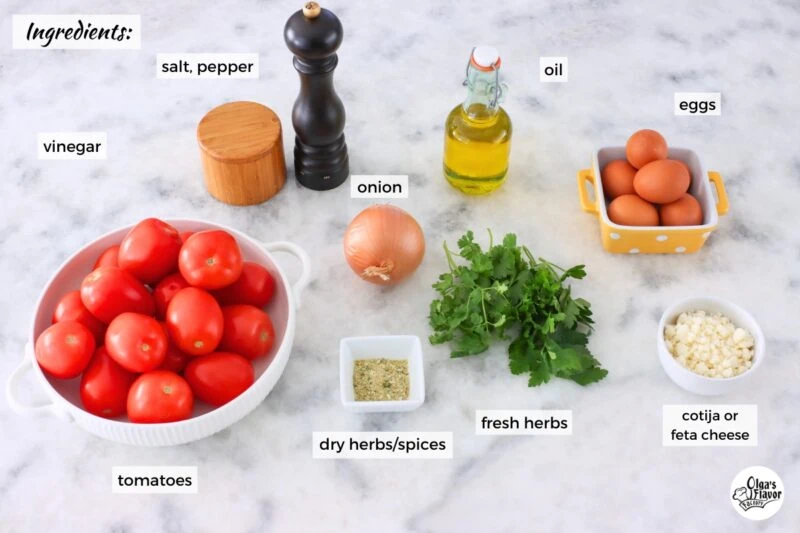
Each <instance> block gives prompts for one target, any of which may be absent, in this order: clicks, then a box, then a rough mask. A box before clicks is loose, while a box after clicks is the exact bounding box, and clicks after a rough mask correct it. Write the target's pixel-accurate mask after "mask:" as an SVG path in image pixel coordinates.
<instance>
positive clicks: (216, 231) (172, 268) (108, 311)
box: [6, 219, 310, 446]
mask: <svg viewBox="0 0 800 533" xmlns="http://www.w3.org/2000/svg"><path fill="white" fill-rule="evenodd" d="M278 251H281V252H288V253H289V254H292V255H294V256H295V257H296V258H297V259H299V261H300V263H301V272H300V274H299V275H298V276H293V277H296V278H297V280H296V281H295V282H294V285H291V284H290V283H289V281H288V279H287V277H286V275H285V274H284V272H283V270H282V269H281V268H280V266H279V265H278V263H277V262H276V261H275V259H274V258H273V256H272V252H278ZM309 280H310V260H309V258H308V255H307V254H306V253H305V252H304V251H303V250H302V249H301V248H300V247H298V246H297V245H295V244H293V243H289V242H273V243H267V244H264V243H260V242H258V241H256V240H255V239H252V238H250V237H248V236H247V235H245V234H243V233H241V232H238V231H236V230H233V229H230V228H226V227H223V226H220V225H218V224H212V223H210V222H204V221H199V220H189V219H175V220H166V221H161V220H158V219H146V220H143V221H141V222H140V223H138V224H136V225H135V226H129V227H125V228H121V229H118V230H115V231H112V232H110V233H108V234H106V235H103V236H102V237H100V238H98V239H97V240H95V241H93V242H91V243H90V244H88V245H86V246H85V247H83V248H82V249H81V250H79V251H78V252H76V253H75V254H74V255H72V256H71V257H70V258H69V259H67V260H66V262H65V263H64V264H63V265H62V266H61V268H59V269H58V271H57V272H56V274H55V275H54V276H53V277H52V279H50V281H49V282H48V283H47V285H46V286H45V288H44V290H43V291H42V293H41V296H40V298H39V301H38V303H37V305H36V311H35V313H34V317H33V323H32V326H31V330H30V339H29V341H28V343H27V344H26V346H25V357H24V358H23V361H22V363H20V365H19V366H18V367H17V368H16V369H15V370H14V372H12V374H11V376H10V377H9V380H8V386H7V387H6V396H7V399H8V401H9V404H10V405H11V407H12V408H13V409H14V410H15V411H16V412H18V413H20V414H26V415H40V414H49V415H55V416H58V417H59V418H62V419H65V420H68V421H71V422H74V423H75V424H77V425H78V426H80V427H81V428H83V429H85V430H87V431H89V432H90V433H93V434H95V435H97V436H100V437H103V438H106V439H109V440H113V441H117V442H122V443H125V444H134V445H142V446H168V445H177V444H182V443H186V442H191V441H194V440H198V439H201V438H204V437H207V436H209V435H212V434H214V433H216V432H217V431H220V430H222V429H224V428H226V427H228V426H230V425H231V424H233V423H234V422H236V421H238V420H239V419H241V418H242V417H244V416H245V415H246V414H248V413H249V412H250V411H252V410H253V409H254V408H255V407H256V406H257V405H258V404H259V403H261V402H262V401H263V400H264V398H265V397H266V396H267V394H269V392H270V391H271V390H272V388H273V387H274V386H275V383H276V382H277V381H278V379H279V378H280V376H281V374H282V373H283V369H284V367H285V366H286V362H287V361H288V358H289V355H290V353H291V347H292V342H293V339H294V330H295V310H296V308H297V306H298V304H299V296H300V292H301V291H302V290H303V289H304V288H305V286H306V285H307V284H308V282H309ZM28 370H32V371H33V373H34V374H35V376H36V379H37V381H38V382H40V383H41V384H42V387H43V389H44V391H45V392H46V394H47V396H48V398H49V403H47V404H44V405H29V404H27V403H25V402H24V401H22V400H21V399H20V398H21V395H20V389H21V385H22V383H21V382H22V378H23V376H24V375H25V373H26V372H27V371H28Z"/></svg>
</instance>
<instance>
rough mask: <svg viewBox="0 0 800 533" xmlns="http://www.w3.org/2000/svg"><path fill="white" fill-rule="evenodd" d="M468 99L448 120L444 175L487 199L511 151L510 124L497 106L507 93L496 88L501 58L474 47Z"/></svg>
mask: <svg viewBox="0 0 800 533" xmlns="http://www.w3.org/2000/svg"><path fill="white" fill-rule="evenodd" d="M464 85H465V86H466V87H467V98H466V100H464V102H463V103H461V104H459V105H457V106H456V107H455V108H454V109H453V110H452V111H451V112H450V114H449V115H448V116H447V122H446V123H445V137H444V175H445V177H446V178H447V181H449V182H450V184H451V185H452V186H453V187H455V188H457V189H459V190H461V191H462V192H465V193H467V194H486V193H489V192H491V191H493V190H495V189H497V188H498V187H500V185H502V184H503V182H505V180H506V172H508V156H509V153H510V151H511V119H509V118H508V114H507V113H506V112H505V110H504V109H503V108H502V107H500V101H501V100H502V98H503V96H504V93H505V92H506V91H507V90H508V89H507V87H506V86H505V84H501V83H500V56H499V55H498V54H497V50H495V49H494V48H492V47H488V46H478V47H476V48H473V50H472V54H471V55H470V61H469V65H468V66H467V79H466V81H465V82H464Z"/></svg>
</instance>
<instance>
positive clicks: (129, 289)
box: [81, 267, 156, 324]
mask: <svg viewBox="0 0 800 533" xmlns="http://www.w3.org/2000/svg"><path fill="white" fill-rule="evenodd" d="M81 301H82V302H83V305H85V306H86V308H87V309H88V310H89V312H90V313H92V314H93V315H94V316H95V317H97V318H99V319H100V321H101V322H105V323H106V324H108V323H109V322H111V321H112V320H114V318H115V317H116V316H117V315H119V314H121V313H126V312H131V313H141V314H143V315H154V314H155V312H156V305H155V303H154V302H153V295H152V294H150V291H148V290H147V288H146V287H145V286H144V285H142V284H141V283H140V282H139V280H137V279H136V278H135V277H133V275H132V274H130V273H128V272H126V271H124V270H122V269H120V268H116V267H100V268H98V269H97V270H95V271H93V272H92V273H91V274H89V275H88V276H86V278H85V279H84V280H83V283H81Z"/></svg>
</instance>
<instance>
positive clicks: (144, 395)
mask: <svg viewBox="0 0 800 533" xmlns="http://www.w3.org/2000/svg"><path fill="white" fill-rule="evenodd" d="M193 406H194V396H193V395H192V389H191V388H189V384H188V383H186V380H185V379H183V378H182V377H180V376H179V375H178V374H176V373H175V372H169V371H168V370H153V371H152V372H147V373H146V374H142V375H141V376H139V377H138V378H137V379H136V381H134V382H133V385H131V390H130V391H129V392H128V418H129V419H130V421H131V422H140V423H145V424H157V423H162V422H177V421H179V420H186V419H187V418H189V417H190V416H192V407H193Z"/></svg>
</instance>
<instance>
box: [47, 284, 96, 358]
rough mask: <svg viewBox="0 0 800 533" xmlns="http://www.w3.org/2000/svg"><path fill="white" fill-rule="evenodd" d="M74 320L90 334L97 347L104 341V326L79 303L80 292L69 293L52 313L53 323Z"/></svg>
mask: <svg viewBox="0 0 800 533" xmlns="http://www.w3.org/2000/svg"><path fill="white" fill-rule="evenodd" d="M65 320H74V321H75V322H80V323H81V324H83V325H84V326H86V327H87V328H89V331H91V332H92V335H94V341H95V343H96V344H97V346H101V345H102V344H103V341H104V339H105V334H106V325H105V324H103V323H102V322H100V321H99V320H98V319H96V318H95V317H94V315H93V314H92V313H90V312H89V310H88V309H86V306H85V305H83V302H82V301H81V291H70V292H68V293H67V294H65V295H64V296H62V297H61V299H60V300H59V301H58V304H56V309H55V311H53V323H54V324H55V323H56V322H63V321H65Z"/></svg>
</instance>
